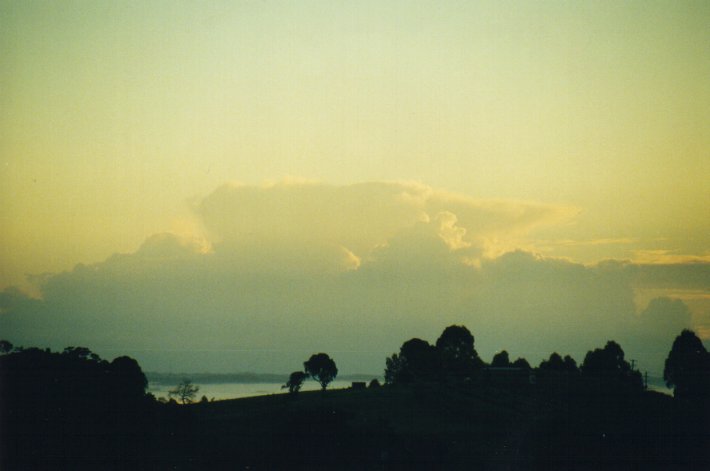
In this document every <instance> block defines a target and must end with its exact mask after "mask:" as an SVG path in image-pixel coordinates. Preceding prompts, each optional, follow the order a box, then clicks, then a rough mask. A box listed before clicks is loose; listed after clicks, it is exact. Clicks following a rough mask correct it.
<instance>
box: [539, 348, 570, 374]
mask: <svg viewBox="0 0 710 471" xmlns="http://www.w3.org/2000/svg"><path fill="white" fill-rule="evenodd" d="M539 368H540V369H541V370H543V371H564V369H565V362H564V360H562V357H561V356H560V354H559V353H557V352H552V353H551V354H550V358H548V359H547V360H542V361H541V362H540V366H539Z"/></svg>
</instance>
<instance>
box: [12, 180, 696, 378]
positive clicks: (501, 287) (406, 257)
mask: <svg viewBox="0 0 710 471" xmlns="http://www.w3.org/2000/svg"><path fill="white" fill-rule="evenodd" d="M572 212H573V210H571V209H570V208H566V207H556V206H546V205H540V204H531V203H522V202H517V203H512V202H485V201H483V202H482V201H478V200H474V199H471V198H467V197H463V196H458V195H451V194H449V193H445V192H441V191H438V190H435V189H432V188H429V187H426V186H424V185H420V184H413V183H366V184H360V185H350V186H341V187H339V186H328V185H322V184H317V183H302V182H295V183H294V182H288V183H283V182H282V183H275V184H271V185H268V186H261V187H250V186H239V185H236V186H235V185H229V186H224V187H221V188H219V189H218V190H217V191H215V192H214V193H213V194H212V195H210V196H208V197H207V198H205V199H204V200H203V201H202V202H201V203H199V204H198V205H197V208H196V213H197V215H198V217H199V218H201V220H200V221H198V222H200V223H204V226H205V228H206V230H207V234H208V235H209V237H210V238H211V240H210V243H209V244H208V243H206V242H205V241H204V240H203V239H200V238H185V237H178V236H175V235H171V234H159V235H155V236H153V237H151V238H149V239H148V240H146V242H145V243H144V244H143V245H142V246H141V248H140V249H139V250H138V251H136V252H135V253H133V254H123V255H115V256H113V257H110V258H109V259H107V260H106V261H104V262H101V263H96V264H93V265H88V266H84V265H80V266H77V267H76V268H75V269H74V270H72V271H70V272H65V273H61V274H54V275H48V276H45V277H44V278H43V279H42V280H41V286H40V288H41V293H42V296H43V298H42V299H41V300H31V299H28V298H26V297H24V296H22V295H21V293H17V292H14V291H6V292H4V293H3V294H2V297H0V301H1V304H0V331H1V332H3V334H2V336H4V337H8V338H9V340H11V341H13V342H14V343H19V344H25V345H41V346H44V345H48V346H52V347H54V348H59V347H63V346H66V345H77V344H80V345H86V346H88V347H90V348H93V349H95V350H97V351H98V352H99V353H101V352H102V351H106V352H116V354H118V353H129V354H134V355H135V356H136V357H137V358H138V359H139V360H140V361H141V363H142V364H144V365H145V367H146V368H147V369H166V368H180V369H184V370H189V369H201V370H226V371H233V370H257V371H268V370H274V371H290V370H291V369H292V368H294V367H297V366H298V365H299V364H300V363H301V362H302V361H303V360H304V358H306V355H308V354H310V353H313V351H328V352H331V353H332V354H333V356H334V358H336V361H338V362H339V366H340V367H341V371H344V372H345V371H349V372H355V371H370V372H378V371H380V370H381V368H382V367H383V365H384V358H385V356H386V355H388V354H390V353H391V352H393V351H396V350H397V348H398V347H399V345H400V344H401V343H402V342H403V341H405V340H407V339H408V338H411V337H415V336H418V337H422V338H428V339H429V340H431V341H433V340H435V339H436V337H437V336H438V335H439V334H440V332H441V331H442V330H443V328H444V327H446V326H447V325H450V324H452V323H458V324H461V323H462V324H465V325H467V326H468V327H469V328H470V329H471V331H472V332H473V333H474V335H475V336H476V342H477V346H478V349H479V352H480V353H481V354H482V356H483V357H484V358H487V359H490V357H491V355H492V354H493V353H494V352H495V351H498V350H500V349H503V348H505V349H507V350H508V351H509V352H511V354H512V355H513V356H519V355H522V356H526V357H527V358H528V360H529V361H530V362H531V363H533V364H536V363H537V362H539V361H540V359H542V358H543V357H547V356H548V355H549V353H550V352H552V351H553V350H557V351H559V352H560V353H571V354H573V355H574V356H575V357H576V358H577V359H578V360H579V361H581V360H582V358H583V354H584V353H585V352H586V351H587V350H589V349H592V348H594V347H597V346H601V345H603V344H604V342H605V341H606V340H608V339H611V338H613V339H616V340H618V341H620V342H621V344H622V346H624V347H627V346H628V349H629V350H630V351H629V353H630V354H633V355H640V354H642V353H643V352H644V351H646V350H644V349H645V348H646V346H647V345H648V342H657V343H658V342H660V343H661V344H663V343H664V342H665V341H666V340H667V341H668V343H669V342H671V341H672V338H670V339H669V340H668V339H666V338H665V337H664V335H665V336H668V335H672V334H675V333H671V332H668V331H670V330H673V329H679V328H681V327H682V326H685V325H688V324H689V323H692V322H697V319H694V318H690V320H689V317H688V311H687V307H686V306H685V304H683V303H681V302H679V301H670V302H665V301H654V302H652V303H651V304H650V305H649V307H648V309H646V311H645V312H644V314H642V315H641V316H639V315H637V307H636V305H635V304H634V302H635V299H636V298H635V294H636V291H638V290H639V289H657V288H659V287H665V288H672V287H674V284H675V285H678V286H680V287H684V288H687V289H695V290H697V289H700V288H699V287H703V286H705V287H707V280H708V278H707V273H708V266H710V264H697V263H696V264H693V265H673V266H670V265H669V266H662V265H652V266H651V265H636V264H633V263H630V262H615V261H609V262H606V263H601V264H598V265H596V266H585V265H582V264H579V263H574V262H571V261H565V260H560V259H551V258H545V257H541V256H539V255H535V254H533V253H531V252H528V251H521V250H517V251H505V252H503V253H502V254H500V255H498V256H486V254H490V251H491V244H490V241H496V244H497V247H498V250H503V249H502V247H505V246H514V244H515V241H516V240H519V239H520V238H524V237H525V236H526V235H527V234H530V233H531V231H534V230H535V229H536V228H537V227H541V226H543V225H546V224H553V223H560V222H562V221H566V220H567V218H569V217H570V214H572ZM208 247H211V250H207V248H208ZM472 261H474V262H475V263H472ZM678 286H675V287H676V288H678ZM661 331H663V334H662V335H661V334H660V333H661ZM659 335H660V336H659ZM669 345H670V343H669ZM209 352H212V353H209ZM214 352H222V353H220V354H216V353H214ZM656 356H657V355H656ZM171 358H172V359H173V360H171ZM176 358H179V359H180V363H179V364H178V365H175V364H174V363H172V362H174V361H176V360H175V359H176ZM654 358H655V360H653V361H656V363H657V362H658V360H657V358H656V357H654ZM654 368H655V369H656V370H657V369H658V365H657V364H656V365H654Z"/></svg>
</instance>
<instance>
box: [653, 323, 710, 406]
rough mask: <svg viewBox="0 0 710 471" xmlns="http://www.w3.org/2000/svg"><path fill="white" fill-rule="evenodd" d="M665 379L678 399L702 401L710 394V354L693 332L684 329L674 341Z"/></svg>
mask: <svg viewBox="0 0 710 471" xmlns="http://www.w3.org/2000/svg"><path fill="white" fill-rule="evenodd" d="M663 379H664V380H665V381H666V384H667V385H668V387H673V388H674V390H673V395H674V396H675V397H677V398H679V399H690V400H699V399H701V398H704V397H707V396H708V395H709V394H710V354H708V352H707V350H706V349H705V346H704V345H703V343H702V341H701V340H700V339H699V338H698V336H697V335H695V332H693V331H692V330H688V329H685V330H683V332H681V333H680V335H678V336H677V337H676V338H675V340H674V341H673V346H672V347H671V351H670V352H669V353H668V358H667V359H666V364H665V368H664V369H663Z"/></svg>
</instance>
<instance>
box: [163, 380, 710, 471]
mask: <svg viewBox="0 0 710 471" xmlns="http://www.w3.org/2000/svg"><path fill="white" fill-rule="evenodd" d="M691 417H692V415H691ZM686 419H687V417H685V418H682V417H680V413H679V412H678V411H676V410H674V408H673V401H672V398H670V397H668V396H665V395H662V394H657V393H653V392H645V393H643V394H641V395H635V396H633V397H622V398H619V397H613V398H612V397H598V396H592V395H584V394H582V395H579V394H577V395H575V396H574V397H570V396H565V397H562V396H558V397H551V396H549V395H543V394H541V391H540V390H539V389H535V390H533V389H528V390H518V391H510V390H504V389H495V388H472V387H469V388H464V387H458V388H457V387H442V386H439V385H436V384H426V385H419V386H418V387H409V388H404V387H402V388H381V389H370V390H361V391H355V390H340V391H327V392H326V393H325V394H322V393H321V392H306V393H300V394H299V395H298V396H297V397H296V398H293V397H289V396H288V395H276V396H264V397H254V398H248V399H237V400H230V401H219V402H213V403H206V404H194V405H191V406H185V407H183V406H173V407H172V408H171V407H166V409H165V410H163V411H162V412H161V414H160V415H159V417H158V422H156V425H158V424H159V427H157V429H156V433H155V435H154V443H153V445H154V450H155V455H154V456H153V458H152V459H153V460H157V462H159V463H161V464H163V465H170V466H171V467H172V468H174V469H284V468H287V467H288V468H302V469H314V468H319V469H373V468H374V469H411V468H412V467H414V468H421V469H464V468H465V469H472V468H473V469H491V470H498V469H512V470H515V469H520V470H524V469H573V470H575V469H579V470H586V469H590V470H591V469H595V470H598V469H644V470H648V469H684V468H687V469H702V468H696V467H695V466H696V464H698V463H700V462H701V461H700V460H704V459H707V456H705V455H703V449H704V448H703V446H704V445H705V444H706V443H707V442H703V441H704V440H706V439H707V436H701V435H699V434H698V433H697V427H698V426H699V425H698V423H695V425H694V426H693V427H695V428H692V427H690V428H689V426H688V425H684V424H685V422H683V421H684V420H686ZM691 429H692V433H691V432H690V430H691ZM703 463H707V462H703Z"/></svg>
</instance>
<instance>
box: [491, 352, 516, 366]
mask: <svg viewBox="0 0 710 471" xmlns="http://www.w3.org/2000/svg"><path fill="white" fill-rule="evenodd" d="M491 366H492V367H494V368H510V367H511V366H512V365H511V364H510V358H508V352H507V351H505V350H502V351H500V352H498V353H496V354H495V355H493V360H492V361H491Z"/></svg>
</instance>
